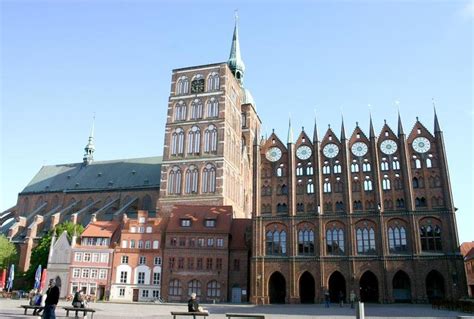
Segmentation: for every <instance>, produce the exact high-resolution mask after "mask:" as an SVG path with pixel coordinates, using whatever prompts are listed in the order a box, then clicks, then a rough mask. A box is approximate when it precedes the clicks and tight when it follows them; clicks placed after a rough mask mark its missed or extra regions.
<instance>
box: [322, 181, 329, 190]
mask: <svg viewBox="0 0 474 319" xmlns="http://www.w3.org/2000/svg"><path fill="white" fill-rule="evenodd" d="M323 192H324V193H330V192H331V183H330V182H329V181H326V182H324V184H323Z"/></svg>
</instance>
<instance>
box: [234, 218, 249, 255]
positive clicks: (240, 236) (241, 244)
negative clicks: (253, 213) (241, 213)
mask: <svg viewBox="0 0 474 319" xmlns="http://www.w3.org/2000/svg"><path fill="white" fill-rule="evenodd" d="M251 235H252V220H251V219H243V218H239V219H234V220H233V221H232V229H231V236H232V239H231V241H230V249H250V247H247V242H248V241H249V240H250V238H248V236H251Z"/></svg>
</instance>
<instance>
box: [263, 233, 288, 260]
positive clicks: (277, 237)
mask: <svg viewBox="0 0 474 319" xmlns="http://www.w3.org/2000/svg"><path fill="white" fill-rule="evenodd" d="M266 254H267V255H286V231H284V230H282V231H279V230H277V229H275V230H274V231H271V230H269V231H267V234H266Z"/></svg>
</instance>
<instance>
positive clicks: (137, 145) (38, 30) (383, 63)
mask: <svg viewBox="0 0 474 319" xmlns="http://www.w3.org/2000/svg"><path fill="white" fill-rule="evenodd" d="M0 6H1V74H2V78H1V149H0V152H1V172H0V173H1V184H0V210H4V209H7V208H9V207H11V206H13V205H14V204H15V202H16V197H17V194H18V193H19V192H20V191H21V190H22V189H23V188H24V187H25V186H26V184H27V183H28V182H29V180H30V179H31V178H32V177H33V176H34V174H35V173H36V172H37V171H38V170H39V169H40V168H41V166H43V165H52V164H59V163H70V162H79V161H81V160H82V155H83V148H84V146H85V144H86V142H87V137H88V134H89V130H90V126H91V121H92V116H93V114H94V113H95V115H96V131H95V135H96V148H97V150H96V153H95V159H96V160H108V159H117V158H132V157H142V156H153V155H161V153H162V146H163V133H164V125H165V109H166V107H167V100H168V95H169V89H170V77H171V70H172V69H174V68H179V67H185V66H192V65H200V64H207V63H214V62H222V61H225V60H226V59H227V57H228V54H229V49H230V44H231V36H232V29H233V24H234V21H233V19H234V10H235V9H237V8H238V10H239V17H240V38H241V39H240V40H241V50H242V56H243V59H244V61H245V63H246V66H247V71H246V74H245V86H246V87H247V88H249V89H250V90H251V92H252V94H253V96H254V98H255V100H256V103H257V109H258V112H259V114H260V118H261V119H262V121H263V123H264V124H263V125H264V126H263V127H264V129H265V130H266V131H267V133H270V132H271V129H272V128H275V130H276V132H277V133H278V134H279V135H280V136H281V137H282V138H285V137H286V133H287V118H288V114H289V112H291V117H292V122H293V125H294V128H295V135H296V134H297V133H298V130H299V128H300V127H301V126H304V127H306V128H308V131H309V132H310V133H312V127H313V118H314V114H315V112H316V114H317V120H318V125H319V128H320V134H323V133H324V131H325V129H326V128H327V125H328V124H331V126H332V127H333V128H335V130H336V131H339V127H340V123H341V112H342V113H343V115H344V120H345V125H346V129H347V131H348V132H347V133H348V134H350V133H351V132H352V130H353V129H354V126H355V122H356V121H358V122H359V124H360V125H361V127H362V128H364V129H365V131H366V132H367V131H368V121H369V112H371V113H372V116H373V120H374V125H375V128H376V130H377V131H380V129H381V127H382V125H383V121H384V119H386V120H387V123H388V124H389V125H391V126H392V128H394V129H395V128H396V116H397V108H396V106H395V103H394V102H395V101H396V100H398V101H400V112H401V114H402V118H403V121H404V125H405V131H406V132H409V131H410V130H411V128H412V126H413V124H414V122H415V118H416V116H419V118H420V120H421V121H422V122H423V123H424V124H425V125H426V126H427V127H428V128H429V129H430V130H432V128H433V107H432V101H431V99H432V98H434V99H435V101H436V106H437V111H438V116H439V119H440V122H441V126H442V129H443V130H444V134H445V142H446V148H447V155H448V160H449V168H450V173H451V180H452V185H453V192H454V200H455V205H456V207H458V208H459V210H458V212H457V219H458V226H459V233H460V240H461V241H471V240H474V237H473V235H472V233H470V231H471V229H472V225H474V217H473V216H474V215H473V211H474V205H473V196H472V194H473V179H474V175H473V174H474V173H473V172H474V167H473V164H472V162H471V158H472V155H474V154H473V135H474V131H473V58H472V57H473V21H474V7H473V3H472V2H469V1H439V2H432V1H418V2H416V1H382V2H376V1H367V2H360V1H343V2H337V1H291V2H290V1H277V2H271V1H246V2H232V1H226V2H219V1H200V2H191V1H111V0H109V1H106V0H102V1H101V0H98V1H88V0H84V1H67V2H66V1H64V2H63V1H2V2H1V4H0ZM369 104H370V106H369Z"/></svg>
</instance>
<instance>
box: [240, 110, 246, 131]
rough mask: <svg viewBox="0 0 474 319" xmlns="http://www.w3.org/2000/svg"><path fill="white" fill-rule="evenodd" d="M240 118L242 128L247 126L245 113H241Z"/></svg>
mask: <svg viewBox="0 0 474 319" xmlns="http://www.w3.org/2000/svg"><path fill="white" fill-rule="evenodd" d="M240 118H241V120H242V127H243V128H245V127H247V114H245V113H242V114H241V116H240Z"/></svg>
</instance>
